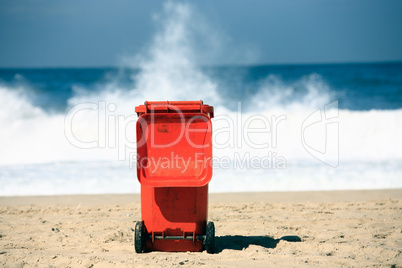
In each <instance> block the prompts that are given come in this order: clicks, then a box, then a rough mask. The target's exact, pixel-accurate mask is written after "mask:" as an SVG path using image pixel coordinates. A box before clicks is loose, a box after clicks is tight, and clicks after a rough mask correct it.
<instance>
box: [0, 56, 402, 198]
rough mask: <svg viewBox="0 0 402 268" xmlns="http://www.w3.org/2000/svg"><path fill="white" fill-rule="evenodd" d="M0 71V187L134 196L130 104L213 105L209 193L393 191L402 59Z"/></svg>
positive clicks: (398, 167)
mask: <svg viewBox="0 0 402 268" xmlns="http://www.w3.org/2000/svg"><path fill="white" fill-rule="evenodd" d="M157 62H160V61H158V60H155V59H152V60H149V61H147V62H146V63H144V64H143V65H142V66H140V67H138V68H123V67H122V68H80V69H62V68H52V69H0V148H1V149H0V185H1V187H0V195H1V196H10V195H54V194H56V195H57V194H97V193H139V182H138V181H137V178H136V169H135V162H134V160H135V153H136V149H135V148H136V144H135V121H136V118H137V116H136V114H135V113H134V107H135V106H137V105H140V104H143V102H144V101H145V100H200V99H202V100H204V103H207V104H209V105H213V106H214V107H215V118H214V119H213V128H214V136H213V139H214V148H213V153H214V175H213V178H212V180H211V183H210V191H211V192H236V191H237V192H238V191H303V190H337V189H382V188H400V187H402V142H401V141H400V139H401V137H402V63H368V64H326V65H281V66H273V65H264V66H220V67H197V66H196V65H193V64H189V63H184V64H182V63H181V64H180V65H177V64H176V63H175V64H174V65H173V66H171V65H169V64H167V65H157V64H156V63H157Z"/></svg>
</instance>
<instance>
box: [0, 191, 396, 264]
mask: <svg viewBox="0 0 402 268" xmlns="http://www.w3.org/2000/svg"><path fill="white" fill-rule="evenodd" d="M139 200H140V196H139V195H134V194H133V195H80V196H43V197H0V264H1V266H4V267H22V266H28V267H32V266H38V267H68V266H70V267H110V266H116V267H125V266H126V267H142V266H150V267H155V266H172V265H173V266H201V265H204V266H214V267H230V266H238V267H244V266H246V265H249V266H250V267H251V266H252V267H266V266H280V267H294V266H322V267H334V266H345V267H350V266H356V267H366V266H376V267H377V266H384V267H402V189H397V190H376V191H330V192H274V193H225V194H210V197H209V220H211V221H214V222H215V227H216V236H217V237H216V254H207V253H206V252H201V253H190V252H187V253H164V252H150V253H143V254H136V253H135V252H134V248H133V231H132V228H134V225H135V222H136V221H139V220H140V219H141V215H140V207H141V205H140V201H139Z"/></svg>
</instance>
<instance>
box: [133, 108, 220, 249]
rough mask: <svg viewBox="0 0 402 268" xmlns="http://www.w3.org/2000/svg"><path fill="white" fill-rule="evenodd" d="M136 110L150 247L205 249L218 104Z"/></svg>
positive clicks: (144, 216)
mask: <svg viewBox="0 0 402 268" xmlns="http://www.w3.org/2000/svg"><path fill="white" fill-rule="evenodd" d="M136 112H137V114H138V115H139V118H138V121H137V177H138V180H139V181H140V183H141V216H142V221H143V225H144V235H145V238H146V239H145V251H152V250H158V251H201V250H203V238H202V237H203V236H204V237H205V232H206V222H207V212H208V183H209V181H210V180H211V177H212V166H211V160H212V125H211V120H210V119H211V118H212V117H213V107H211V106H208V105H204V104H203V103H202V101H196V102H145V104H144V105H140V106H137V107H136Z"/></svg>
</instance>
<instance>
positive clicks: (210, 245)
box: [205, 221, 215, 253]
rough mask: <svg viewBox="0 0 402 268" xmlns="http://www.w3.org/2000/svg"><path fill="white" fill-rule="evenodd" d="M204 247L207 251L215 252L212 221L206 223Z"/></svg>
mask: <svg viewBox="0 0 402 268" xmlns="http://www.w3.org/2000/svg"><path fill="white" fill-rule="evenodd" d="M205 249H206V251H207V253H214V252H215V250H214V249H215V225H214V223H213V222H212V221H210V222H208V224H207V231H206V236H205Z"/></svg>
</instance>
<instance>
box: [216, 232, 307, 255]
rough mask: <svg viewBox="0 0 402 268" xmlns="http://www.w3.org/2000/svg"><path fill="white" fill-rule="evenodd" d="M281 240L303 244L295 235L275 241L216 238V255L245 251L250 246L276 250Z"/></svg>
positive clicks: (259, 237) (257, 238) (236, 236)
mask: <svg viewBox="0 0 402 268" xmlns="http://www.w3.org/2000/svg"><path fill="white" fill-rule="evenodd" d="M281 240H283V241H288V242H301V238H300V237H298V236H293V235H289V236H283V237H281V238H279V239H274V238H272V237H269V236H242V235H234V236H231V235H226V236H217V237H215V253H220V252H222V250H224V249H234V250H243V249H244V248H247V247H248V246H250V245H257V246H262V247H265V248H275V247H276V245H277V244H278V243H279V241H281Z"/></svg>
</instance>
